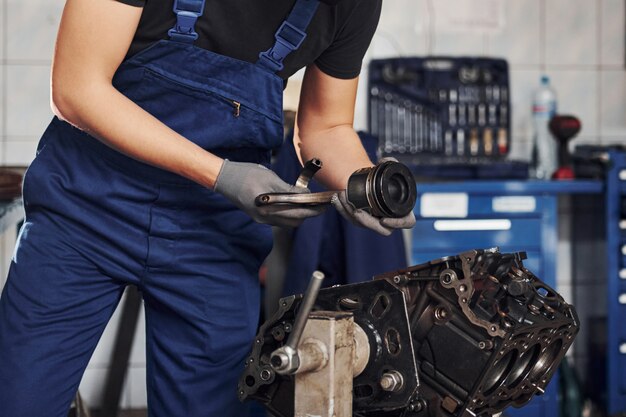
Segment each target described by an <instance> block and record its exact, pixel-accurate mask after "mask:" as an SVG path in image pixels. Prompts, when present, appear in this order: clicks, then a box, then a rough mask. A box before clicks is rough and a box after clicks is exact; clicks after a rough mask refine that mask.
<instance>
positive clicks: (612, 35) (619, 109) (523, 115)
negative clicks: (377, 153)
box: [356, 0, 626, 158]
mask: <svg viewBox="0 0 626 417" xmlns="http://www.w3.org/2000/svg"><path fill="white" fill-rule="evenodd" d="M474 1H475V3H476V7H481V0H474ZM433 2H436V0H387V1H385V2H384V5H383V15H382V18H381V22H380V26H379V30H378V33H377V34H376V35H375V36H374V40H373V44H372V47H371V48H370V51H369V52H368V55H367V57H368V58H369V59H371V58H384V57H388V56H392V55H407V56H408V55H416V54H430V55H443V54H452V55H461V54H462V55H489V56H496V57H502V58H505V59H507V60H508V62H509V66H510V71H511V91H512V94H511V95H512V97H511V99H512V102H513V105H512V108H513V141H514V142H513V146H512V148H513V149H512V156H513V157H515V158H528V156H529V153H530V144H529V142H530V140H531V137H532V133H531V130H532V126H531V115H530V111H531V110H530V109H531V101H532V91H533V89H534V88H536V87H537V86H538V84H539V78H540V76H541V75H542V74H547V75H549V76H550V78H551V80H552V83H553V85H554V86H555V88H556V90H557V93H558V97H559V111H560V112H561V113H571V114H574V115H576V116H578V117H579V118H580V119H581V120H582V122H583V129H582V131H581V133H580V135H579V138H578V139H576V140H575V141H574V144H576V142H578V143H583V142H584V143H595V144H604V143H617V142H621V143H624V142H626V106H625V104H626V69H625V68H626V60H625V57H624V49H625V45H624V38H625V37H626V30H625V27H624V16H625V14H626V10H625V3H626V2H625V1H624V0H503V1H502V3H503V4H504V7H505V26H504V28H503V30H502V31H500V32H498V33H461V34H459V33H455V34H451V33H440V32H438V30H437V25H436V16H435V19H433V16H432V4H433ZM429 10H430V12H429ZM363 77H364V78H366V77H367V71H366V70H365V71H364V72H363ZM362 84H364V83H362ZM365 94H366V91H365V85H361V89H360V96H359V98H360V101H359V106H358V113H357V119H356V127H357V128H359V129H364V128H365V127H366V125H367V120H366V116H365V115H366V108H365V103H364V99H363V97H365Z"/></svg>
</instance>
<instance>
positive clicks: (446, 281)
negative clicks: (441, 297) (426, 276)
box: [442, 273, 452, 284]
mask: <svg viewBox="0 0 626 417" xmlns="http://www.w3.org/2000/svg"><path fill="white" fill-rule="evenodd" d="M442 281H443V283H444V284H449V283H451V282H452V275H451V274H449V273H447V274H444V275H443V278H442Z"/></svg>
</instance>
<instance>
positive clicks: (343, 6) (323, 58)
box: [117, 0, 382, 79]
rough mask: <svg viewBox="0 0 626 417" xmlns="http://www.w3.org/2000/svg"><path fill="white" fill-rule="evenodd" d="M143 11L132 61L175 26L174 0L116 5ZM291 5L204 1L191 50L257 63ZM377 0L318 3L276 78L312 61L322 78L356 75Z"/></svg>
mask: <svg viewBox="0 0 626 417" xmlns="http://www.w3.org/2000/svg"><path fill="white" fill-rule="evenodd" d="M117 1H120V2H122V3H126V4H130V5H133V6H143V7H144V10H143V13H142V15H141V20H140V21H139V27H138V29H137V33H136V34H135V37H134V39H133V42H132V44H131V46H130V50H129V52H128V56H129V57H130V56H132V55H134V54H135V53H137V52H139V51H141V50H142V49H144V48H146V47H148V46H149V45H150V44H152V43H154V42H155V41H158V40H160V39H167V38H168V36H167V31H168V30H169V29H170V28H171V27H172V26H174V23H175V22H176V17H175V15H174V12H173V11H172V6H173V0H117ZM294 3H295V0H206V4H205V8H204V14H203V15H202V17H200V19H199V20H198V23H197V24H196V32H198V34H199V38H198V40H197V41H196V43H195V44H196V45H197V46H199V47H201V48H205V49H208V50H210V51H213V52H216V53H218V54H221V55H226V56H230V57H232V58H237V59H240V60H243V61H248V62H256V61H257V59H258V56H259V53H260V52H262V51H266V50H268V49H270V47H271V46H272V45H273V44H274V33H275V32H276V30H277V29H278V28H279V27H280V24H281V23H282V22H283V20H284V19H285V18H286V17H287V15H288V14H289V12H290V11H291V8H292V7H293V5H294ZM381 6H382V0H342V1H341V2H339V3H338V4H337V5H336V6H331V5H329V4H324V3H320V6H319V9H318V10H317V13H316V15H315V17H314V18H313V20H312V22H311V24H310V25H309V29H308V30H307V38H306V40H305V41H304V42H303V44H302V45H301V46H300V48H299V49H298V50H297V51H295V52H293V53H292V54H291V55H289V56H288V57H287V58H286V59H285V62H284V64H285V68H284V69H283V70H282V71H281V72H280V73H279V75H280V76H281V77H282V78H284V79H287V78H288V77H289V76H291V75H292V74H294V73H295V72H296V71H298V70H299V69H300V68H303V67H305V66H307V65H308V64H310V63H312V62H315V64H316V65H317V66H318V67H319V68H320V69H321V70H322V71H324V72H325V73H326V74H328V75H330V76H333V77H336V78H342V79H350V78H354V77H356V76H358V75H359V72H360V70H361V63H362V60H363V56H364V55H365V51H366V50H367V48H368V46H369V44H370V42H371V39H372V36H373V35H374V31H375V30H376V26H377V25H378V20H379V18H380V9H381Z"/></svg>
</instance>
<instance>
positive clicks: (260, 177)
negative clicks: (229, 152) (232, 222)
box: [213, 160, 325, 227]
mask: <svg viewBox="0 0 626 417" xmlns="http://www.w3.org/2000/svg"><path fill="white" fill-rule="evenodd" d="M213 189H214V191H216V192H218V193H221V194H222V195H224V196H225V197H226V198H228V199H229V200H230V201H231V202H232V203H234V204H235V205H236V206H237V207H239V208H240V209H241V210H243V211H244V212H245V213H247V214H248V215H249V216H250V217H252V219H253V220H254V221H256V222H258V223H266V224H271V225H273V226H286V227H296V226H298V225H300V223H302V221H304V219H306V218H308V217H313V216H317V215H318V214H321V213H322V212H323V211H324V209H325V207H323V206H312V207H296V206H289V205H268V206H260V207H259V206H257V205H256V204H255V203H254V199H255V198H256V197H257V196H258V195H259V194H264V193H309V192H310V191H309V189H308V188H303V187H296V186H295V185H290V184H287V183H286V182H284V181H283V180H281V179H280V177H279V176H278V175H276V174H275V173H274V172H273V171H271V170H269V169H267V168H265V167H264V166H263V165H258V164H253V163H248V162H232V161H229V160H225V161H224V164H223V165H222V169H221V170H220V173H219V175H218V176H217V179H216V180H215V187H214V188H213Z"/></svg>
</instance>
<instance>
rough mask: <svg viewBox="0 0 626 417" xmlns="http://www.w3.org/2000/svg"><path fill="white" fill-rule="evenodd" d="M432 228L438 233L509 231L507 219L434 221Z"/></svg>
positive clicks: (509, 221)
mask: <svg viewBox="0 0 626 417" xmlns="http://www.w3.org/2000/svg"><path fill="white" fill-rule="evenodd" d="M433 226H434V228H435V230H436V231H438V232H461V231H472V230H477V231H482V230H511V220H509V219H480V220H435V223H434V225H433Z"/></svg>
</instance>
